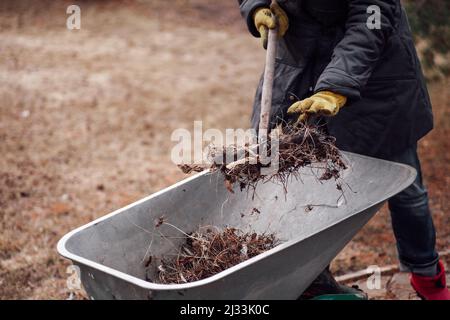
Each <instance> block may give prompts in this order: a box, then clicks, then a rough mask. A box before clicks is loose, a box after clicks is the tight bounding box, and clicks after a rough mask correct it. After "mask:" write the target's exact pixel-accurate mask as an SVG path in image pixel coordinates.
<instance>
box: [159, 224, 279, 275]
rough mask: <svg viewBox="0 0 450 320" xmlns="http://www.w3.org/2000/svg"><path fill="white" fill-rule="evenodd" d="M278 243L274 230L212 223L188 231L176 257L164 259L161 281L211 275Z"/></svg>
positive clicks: (161, 267)
mask: <svg viewBox="0 0 450 320" xmlns="http://www.w3.org/2000/svg"><path fill="white" fill-rule="evenodd" d="M277 244H278V241H277V240H276V239H275V236H274V235H273V234H268V235H266V234H262V235H258V234H256V233H244V232H242V231H241V230H238V229H236V228H225V229H223V230H220V229H218V228H215V227H209V228H207V229H206V230H199V231H197V232H194V233H192V234H188V235H186V239H185V243H184V244H183V245H182V246H181V248H180V250H179V253H178V255H177V256H176V258H175V259H171V260H166V259H162V260H161V264H160V265H159V267H158V282H159V283H162V284H173V283H187V282H192V281H197V280H201V279H205V278H208V277H210V276H212V275H215V274H217V273H219V272H221V271H224V270H226V269H228V268H231V267H232V266H235V265H237V264H239V263H241V262H243V261H245V260H248V259H250V258H252V257H254V256H256V255H258V254H260V253H263V252H265V251H267V250H269V249H271V248H273V247H275V246H276V245H277Z"/></svg>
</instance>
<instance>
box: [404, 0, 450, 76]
mask: <svg viewBox="0 0 450 320" xmlns="http://www.w3.org/2000/svg"><path fill="white" fill-rule="evenodd" d="M404 5H405V8H406V10H407V11H408V18H409V22H410V24H411V28H412V31H413V34H414V37H415V40H416V45H417V49H418V51H419V53H420V55H421V60H422V65H423V67H424V71H425V75H426V77H427V79H428V80H439V79H441V78H443V77H446V76H448V75H450V63H449V60H450V59H449V57H450V1H449V0H406V1H404Z"/></svg>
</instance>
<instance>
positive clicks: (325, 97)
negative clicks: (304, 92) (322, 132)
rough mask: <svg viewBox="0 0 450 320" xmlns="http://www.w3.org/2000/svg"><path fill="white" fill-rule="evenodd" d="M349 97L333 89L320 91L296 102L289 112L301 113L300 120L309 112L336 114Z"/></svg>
mask: <svg viewBox="0 0 450 320" xmlns="http://www.w3.org/2000/svg"><path fill="white" fill-rule="evenodd" d="M346 102H347V98H346V97H344V96H341V95H340V94H337V93H333V92H331V91H320V92H317V93H316V94H314V95H313V96H311V97H309V98H306V99H304V100H302V101H298V102H296V103H294V104H293V105H292V106H290V107H289V109H288V111H287V112H288V114H295V113H300V117H299V118H298V121H305V120H306V119H307V118H308V115H309V114H320V115H325V116H334V115H336V114H337V113H338V112H339V110H340V109H341V108H342V107H343V106H344V105H345V103H346Z"/></svg>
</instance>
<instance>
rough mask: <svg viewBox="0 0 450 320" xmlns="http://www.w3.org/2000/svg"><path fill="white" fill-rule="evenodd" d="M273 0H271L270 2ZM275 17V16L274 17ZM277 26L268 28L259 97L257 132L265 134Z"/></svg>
mask: <svg viewBox="0 0 450 320" xmlns="http://www.w3.org/2000/svg"><path fill="white" fill-rule="evenodd" d="M274 2H275V1H274V0H273V1H272V3H274ZM274 18H275V17H274ZM277 44H278V28H275V29H269V36H268V41H267V52H266V66H265V69H264V83H263V88H262V97H261V116H260V120H259V133H260V134H261V133H263V134H267V130H268V129H269V119H270V110H271V108H272V90H273V80H274V74H275V58H276V55H277Z"/></svg>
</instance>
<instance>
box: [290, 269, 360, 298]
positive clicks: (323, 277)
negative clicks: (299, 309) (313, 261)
mask: <svg viewBox="0 0 450 320" xmlns="http://www.w3.org/2000/svg"><path fill="white" fill-rule="evenodd" d="M310 299H315V300H367V299H368V297H367V294H366V293H365V292H364V291H362V290H361V289H359V288H358V287H357V286H354V287H348V286H344V285H342V284H340V283H338V282H337V281H336V280H335V279H334V277H333V275H332V274H331V272H330V267H329V266H327V267H326V268H325V270H324V271H322V273H321V274H319V275H318V276H317V278H316V279H315V280H314V281H313V282H312V283H311V285H310V286H309V287H308V288H307V289H306V290H305V292H303V294H302V295H301V296H300V297H299V298H298V300H310Z"/></svg>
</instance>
